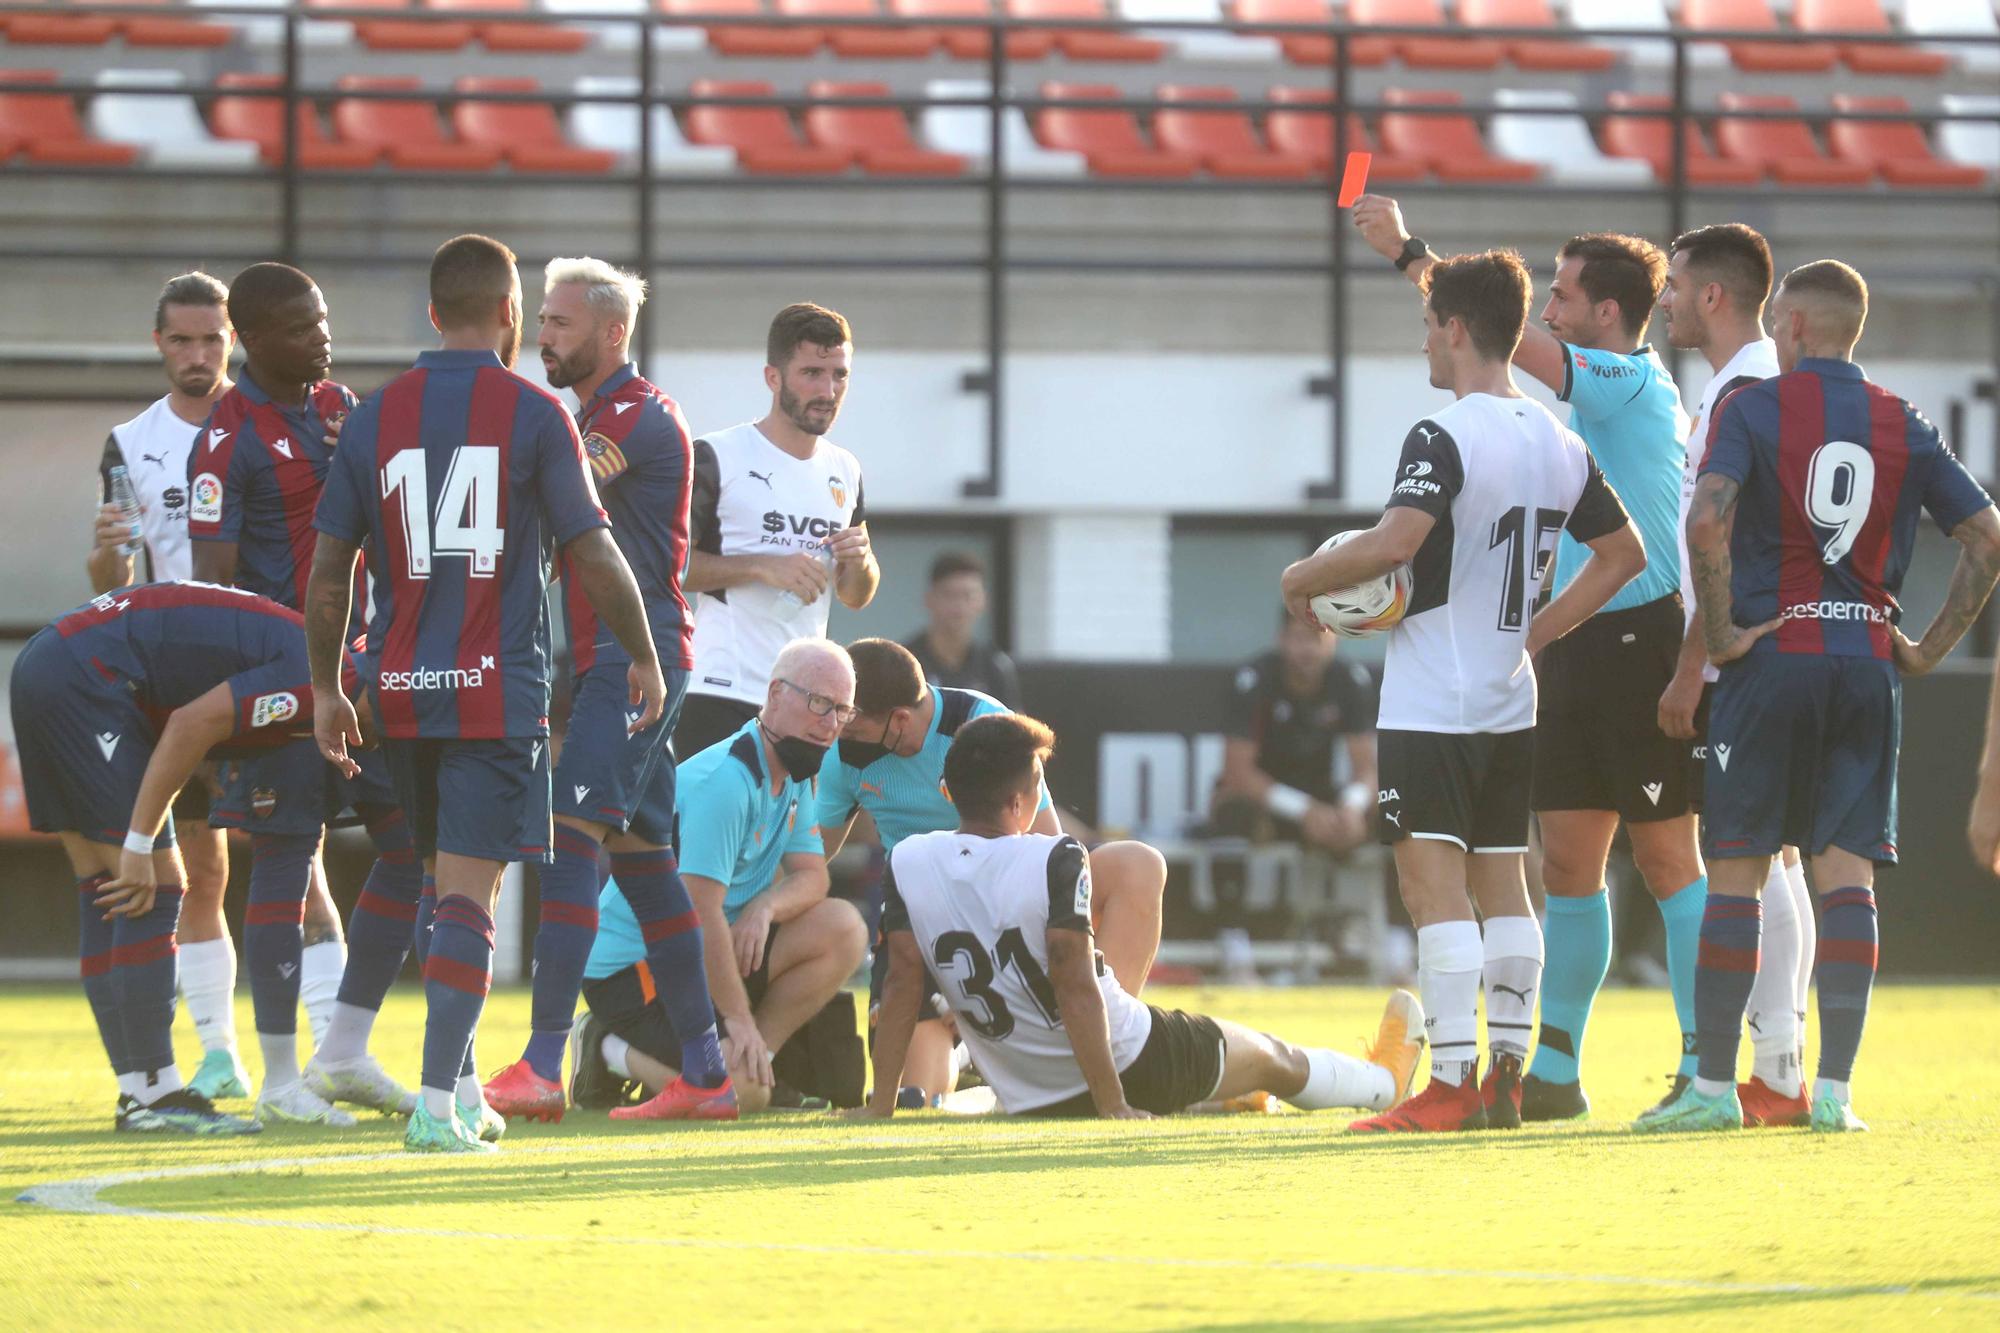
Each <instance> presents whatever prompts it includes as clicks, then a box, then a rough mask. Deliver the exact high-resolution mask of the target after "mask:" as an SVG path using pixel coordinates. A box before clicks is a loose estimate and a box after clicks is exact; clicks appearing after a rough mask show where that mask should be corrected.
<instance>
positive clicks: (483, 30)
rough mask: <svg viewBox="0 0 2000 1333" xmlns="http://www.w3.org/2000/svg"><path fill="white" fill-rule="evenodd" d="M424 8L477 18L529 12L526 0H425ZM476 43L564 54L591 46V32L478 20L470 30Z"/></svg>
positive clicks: (494, 48) (493, 48) (490, 47)
mask: <svg viewBox="0 0 2000 1333" xmlns="http://www.w3.org/2000/svg"><path fill="white" fill-rule="evenodd" d="M424 4H425V7H426V8H429V9H446V10H453V11H457V12H462V13H464V14H465V15H467V17H470V18H477V17H478V16H479V15H480V14H481V13H486V14H529V13H532V12H533V11H532V10H531V9H530V7H529V5H528V0H424ZM473 30H474V31H475V32H476V33H478V35H479V44H480V45H481V46H484V47H485V48H486V49H487V50H489V51H529V52H537V53H542V54H547V55H567V54H570V53H572V52H576V51H581V50H582V49H583V48H584V47H586V46H589V45H590V34H589V33H587V32H584V31H582V30H581V29H577V28H563V27H557V26H556V25H554V24H551V23H480V24H478V25H476V26H475V28H474V29H473Z"/></svg>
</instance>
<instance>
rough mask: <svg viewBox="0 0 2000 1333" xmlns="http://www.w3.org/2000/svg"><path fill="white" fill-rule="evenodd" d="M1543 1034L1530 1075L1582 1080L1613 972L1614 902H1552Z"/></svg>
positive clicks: (1546, 935) (1545, 939) (1606, 898)
mask: <svg viewBox="0 0 2000 1333" xmlns="http://www.w3.org/2000/svg"><path fill="white" fill-rule="evenodd" d="M1542 949H1543V959H1544V961H1543V963H1542V1031H1541V1035H1540V1037H1539V1038H1537V1040H1536V1042H1535V1060H1534V1063H1533V1064H1532V1065H1530V1066H1529V1067H1528V1072H1530V1073H1532V1074H1533V1075H1534V1076H1535V1077H1536V1078H1539V1079H1543V1080H1546V1081H1547V1082H1550V1083H1574V1082H1576V1081H1577V1079H1578V1078H1579V1077H1581V1076H1582V1070H1581V1068H1580V1065H1581V1062H1582V1060H1583V1029H1584V1027H1585V1026H1586V1025H1588V1024H1589V1022H1590V1006H1591V1005H1592V1004H1593V1003H1594V1002H1595V1001H1596V999H1597V990H1598V987H1600V986H1602V985H1603V984H1604V974H1605V972H1606V971H1607V970H1608V969H1609V968H1610V966H1611V899H1610V895H1608V894H1607V893H1605V891H1604V890H1603V889H1599V890H1598V891H1597V892H1596V893H1593V894H1591V895H1590V896H1589V897H1587V898H1558V897H1556V895H1554V894H1553V893H1552V894H1550V895H1549V898H1548V919H1547V920H1546V921H1544V922H1543V923H1542Z"/></svg>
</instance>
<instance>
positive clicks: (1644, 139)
mask: <svg viewBox="0 0 2000 1333" xmlns="http://www.w3.org/2000/svg"><path fill="white" fill-rule="evenodd" d="M1610 102H1611V107H1612V110H1613V112H1614V113H1615V112H1617V111H1665V110H1666V109H1667V108H1668V107H1670V106H1672V105H1673V99H1672V98H1670V97H1668V96H1667V95H1666V94H1664V93H1616V92H1615V93H1612V94H1611V98H1610ZM1597 142H1598V144H1599V145H1600V146H1601V147H1602V148H1603V149H1604V151H1605V152H1607V153H1609V154H1610V155H1611V156H1613V157H1632V158H1637V159H1639V160H1640V161H1641V162H1647V163H1650V164H1652V168H1653V174H1654V175H1655V176H1658V177H1659V178H1660V179H1661V180H1662V181H1668V180H1672V179H1673V175H1674V166H1673V161H1674V127H1673V122H1672V121H1670V120H1668V119H1666V118H1665V117H1663V116H1620V115H1617V114H1612V115H1607V116H1606V117H1605V118H1604V127H1603V128H1602V129H1601V130H1600V131H1599V132H1598V135H1597ZM1685 143H1686V156H1687V178H1688V182H1689V183H1690V184H1693V185H1755V184H1756V183H1757V182H1759V181H1761V180H1763V179H1764V169H1763V168H1762V167H1760V166H1758V165H1757V164H1756V163H1754V162H1734V161H1730V160H1728V159H1726V158H1720V157H1717V156H1716V155H1715V154H1714V153H1713V152H1711V151H1710V150H1709V147H1708V140H1707V138H1706V137H1704V136H1703V134H1702V132H1701V127H1700V126H1699V125H1697V124H1695V123H1694V122H1693V121H1689V122H1688V127H1687V138H1686V141H1685Z"/></svg>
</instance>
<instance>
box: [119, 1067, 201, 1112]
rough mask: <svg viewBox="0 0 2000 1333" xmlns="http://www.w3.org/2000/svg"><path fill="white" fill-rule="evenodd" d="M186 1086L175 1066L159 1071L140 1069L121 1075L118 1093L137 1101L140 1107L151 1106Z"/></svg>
mask: <svg viewBox="0 0 2000 1333" xmlns="http://www.w3.org/2000/svg"><path fill="white" fill-rule="evenodd" d="M185 1086H186V1084H184V1083H182V1082H181V1071H180V1069H179V1068H178V1067H177V1066H174V1065H166V1066H163V1067H162V1068H159V1069H142V1070H139V1071H137V1072H135V1073H131V1074H121V1075H120V1076H119V1078H118V1091H120V1092H122V1093H125V1094H127V1095H128V1096H131V1097H133V1098H135V1099H137V1100H138V1101H139V1102H140V1103H141V1104H142V1105H145V1106H151V1105H152V1104H153V1103H154V1102H156V1101H158V1100H160V1098H162V1097H164V1096H166V1095H167V1094H168V1093H170V1092H179V1091H180V1090H181V1089H182V1088H183V1087H185Z"/></svg>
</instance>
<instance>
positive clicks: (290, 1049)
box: [257, 1032, 299, 1088]
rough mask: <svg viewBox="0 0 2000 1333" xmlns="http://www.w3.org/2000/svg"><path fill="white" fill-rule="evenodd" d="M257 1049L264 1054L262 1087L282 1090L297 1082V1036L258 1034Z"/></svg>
mask: <svg viewBox="0 0 2000 1333" xmlns="http://www.w3.org/2000/svg"><path fill="white" fill-rule="evenodd" d="M257 1049H259V1050H261V1051H262V1052H263V1053H264V1086H265V1087H266V1088H282V1087H284V1086H285V1085H286V1084H288V1083H296V1082H298V1081H299V1034H298V1033H296V1032H259V1033H258V1034H257Z"/></svg>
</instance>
